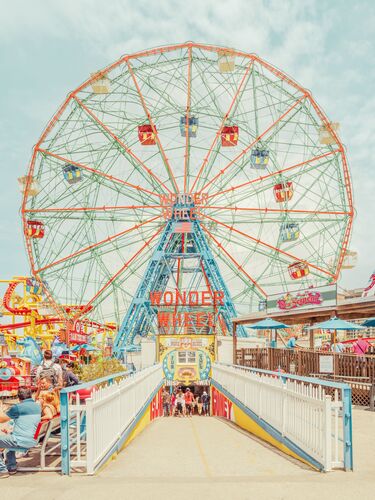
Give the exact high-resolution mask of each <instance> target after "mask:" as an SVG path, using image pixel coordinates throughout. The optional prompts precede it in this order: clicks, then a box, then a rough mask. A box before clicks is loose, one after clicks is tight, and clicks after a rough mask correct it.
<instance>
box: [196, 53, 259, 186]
mask: <svg viewBox="0 0 375 500" xmlns="http://www.w3.org/2000/svg"><path fill="white" fill-rule="evenodd" d="M252 65H253V61H251V62H250V64H249V65H248V67H247V68H246V71H245V73H244V75H243V77H242V79H241V82H240V84H239V86H238V88H237V90H236V93H235V94H234V97H233V99H232V102H231V103H230V105H229V108H228V111H227V112H226V113H225V115H224V118H223V120H222V122H221V124H220V127H219V129H218V131H217V132H216V135H215V137H214V140H213V141H212V144H211V147H210V149H209V151H208V153H207V155H206V156H205V158H204V160H203V163H202V165H201V167H200V169H199V172H198V175H197V176H196V178H195V180H194V183H193V185H192V187H191V190H190V193H192V192H193V190H194V187H195V185H196V183H197V182H198V180H199V177H200V176H201V174H202V172H203V170H204V168H205V166H206V165H207V162H208V160H209V157H210V155H211V153H212V150H213V148H214V147H215V144H216V142H217V140H218V138H219V136H220V134H221V130H222V128H223V126H224V124H225V122H226V120H227V119H228V117H229V114H230V112H231V111H232V108H233V106H234V103H235V102H236V99H237V97H238V95H239V93H240V92H241V90H242V86H243V84H244V82H245V80H246V77H247V75H248V74H249V71H250V69H251V67H252Z"/></svg>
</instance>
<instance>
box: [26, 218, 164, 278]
mask: <svg viewBox="0 0 375 500" xmlns="http://www.w3.org/2000/svg"><path fill="white" fill-rule="evenodd" d="M160 217H161V215H158V216H156V217H152V219H148V220H146V221H144V222H141V223H139V224H135V225H134V226H132V227H130V228H128V229H125V230H124V231H121V232H120V233H116V234H114V235H112V236H108V237H107V238H105V239H104V240H101V241H98V242H97V243H93V244H92V245H89V246H87V247H85V248H81V250H78V251H77V252H74V253H72V254H70V255H67V256H66V257H63V258H62V259H58V260H55V261H54V262H51V263H50V264H48V265H47V266H44V267H41V268H40V269H37V270H36V271H35V273H41V272H42V271H45V270H46V269H49V268H50V267H53V266H57V265H58V264H61V263H62V262H66V261H67V260H70V259H73V258H74V257H77V256H78V255H81V254H83V253H85V252H88V251H90V250H92V249H93V248H97V247H99V246H101V245H104V244H105V243H108V242H110V241H113V240H115V239H117V238H120V236H123V235H124V234H127V233H131V232H132V231H135V230H136V229H139V228H140V227H142V226H144V225H146V224H150V222H154V221H155V220H157V219H160Z"/></svg>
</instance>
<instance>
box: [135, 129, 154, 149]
mask: <svg viewBox="0 0 375 500" xmlns="http://www.w3.org/2000/svg"><path fill="white" fill-rule="evenodd" d="M154 130H155V132H156V127H154ZM138 139H139V142H140V143H141V144H142V146H153V145H154V144H156V138H155V133H154V131H153V130H152V127H151V125H139V126H138Z"/></svg>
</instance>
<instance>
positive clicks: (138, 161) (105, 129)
mask: <svg viewBox="0 0 375 500" xmlns="http://www.w3.org/2000/svg"><path fill="white" fill-rule="evenodd" d="M72 97H73V99H74V100H75V101H76V102H77V103H78V105H79V106H80V107H81V108H82V109H83V110H84V111H85V112H86V113H87V114H88V115H89V116H90V117H91V118H92V119H93V120H94V121H95V122H96V123H97V124H98V126H99V127H100V128H101V129H102V131H103V132H104V133H105V134H106V135H109V136H110V137H111V138H112V139H113V140H114V141H115V142H116V144H117V145H118V146H120V148H121V149H122V150H123V151H124V152H125V153H127V154H128V155H129V156H130V157H131V158H132V159H133V160H135V161H136V164H137V165H138V166H139V167H141V169H142V170H143V171H144V172H146V173H147V174H148V175H149V176H150V177H152V178H153V179H154V181H156V183H157V185H160V186H161V187H163V188H164V189H165V190H166V191H167V192H168V193H169V194H172V191H171V190H170V189H169V188H168V187H167V186H166V185H165V184H164V182H163V181H162V180H161V179H159V177H158V176H157V175H156V174H154V173H153V171H152V170H151V169H150V168H148V167H147V165H145V163H144V162H143V161H142V160H141V159H140V158H139V157H138V156H137V155H136V154H135V153H133V151H132V150H131V149H130V148H129V147H128V146H127V145H126V144H125V143H124V142H123V141H122V140H121V139H120V138H119V137H117V135H115V134H114V133H113V132H112V131H111V130H110V129H109V127H107V125H105V124H104V123H103V122H102V121H101V120H99V118H98V117H97V116H96V114H95V113H94V112H93V111H92V110H91V109H89V108H88V107H87V106H86V105H85V104H84V103H83V102H82V101H81V100H80V99H79V98H78V97H77V96H76V95H75V94H73V96H72ZM146 178H147V177H146ZM164 194H165V193H164Z"/></svg>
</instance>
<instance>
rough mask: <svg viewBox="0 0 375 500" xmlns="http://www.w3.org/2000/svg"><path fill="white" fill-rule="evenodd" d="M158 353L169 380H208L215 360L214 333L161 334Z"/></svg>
mask: <svg viewBox="0 0 375 500" xmlns="http://www.w3.org/2000/svg"><path fill="white" fill-rule="evenodd" d="M157 339H158V355H159V360H160V362H161V363H162V366H163V371H164V376H165V378H166V379H167V381H170V382H173V381H175V380H178V381H180V382H181V383H183V384H186V385H188V384H193V383H195V382H199V381H201V380H207V379H208V378H209V377H210V375H211V366H212V363H213V362H214V361H215V351H216V349H215V336H213V335H187V336H176V335H159V336H158V337H157Z"/></svg>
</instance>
